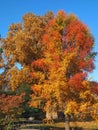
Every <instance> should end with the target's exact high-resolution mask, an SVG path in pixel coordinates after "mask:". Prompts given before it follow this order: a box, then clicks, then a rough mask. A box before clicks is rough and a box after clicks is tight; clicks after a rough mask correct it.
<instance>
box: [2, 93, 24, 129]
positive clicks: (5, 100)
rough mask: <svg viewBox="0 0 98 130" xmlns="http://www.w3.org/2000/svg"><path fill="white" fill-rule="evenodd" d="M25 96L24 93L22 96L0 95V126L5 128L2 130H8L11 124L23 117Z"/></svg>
mask: <svg viewBox="0 0 98 130" xmlns="http://www.w3.org/2000/svg"><path fill="white" fill-rule="evenodd" d="M23 96H24V94H23V93H22V94H21V95H7V94H1V95H0V116H1V120H0V124H1V125H3V126H4V128H2V129H7V127H8V125H9V123H11V122H12V121H14V120H15V119H16V118H17V116H19V115H21V113H22V108H21V104H22V103H23Z"/></svg>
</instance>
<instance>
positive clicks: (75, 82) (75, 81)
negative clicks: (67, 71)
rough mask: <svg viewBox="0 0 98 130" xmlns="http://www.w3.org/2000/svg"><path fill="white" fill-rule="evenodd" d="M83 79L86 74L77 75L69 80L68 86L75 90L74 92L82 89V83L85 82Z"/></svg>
mask: <svg viewBox="0 0 98 130" xmlns="http://www.w3.org/2000/svg"><path fill="white" fill-rule="evenodd" d="M85 78H86V73H77V74H75V75H74V76H72V77H71V78H70V79H69V82H68V83H69V86H70V87H71V88H73V89H74V88H75V89H76V90H80V89H81V88H83V87H84V86H83V84H82V82H83V81H84V80H85Z"/></svg>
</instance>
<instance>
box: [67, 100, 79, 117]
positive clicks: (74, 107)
mask: <svg viewBox="0 0 98 130" xmlns="http://www.w3.org/2000/svg"><path fill="white" fill-rule="evenodd" d="M78 112H79V111H78V104H77V102H75V101H69V102H66V109H65V114H72V113H74V114H76V115H77V113H78Z"/></svg>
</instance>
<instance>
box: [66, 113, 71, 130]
mask: <svg viewBox="0 0 98 130" xmlns="http://www.w3.org/2000/svg"><path fill="white" fill-rule="evenodd" d="M65 130H70V121H69V115H68V114H67V115H65Z"/></svg>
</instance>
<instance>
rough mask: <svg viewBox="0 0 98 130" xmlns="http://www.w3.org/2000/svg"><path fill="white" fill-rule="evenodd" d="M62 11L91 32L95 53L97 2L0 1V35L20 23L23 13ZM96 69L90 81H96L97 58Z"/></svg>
mask: <svg viewBox="0 0 98 130" xmlns="http://www.w3.org/2000/svg"><path fill="white" fill-rule="evenodd" d="M58 10H64V11H65V12H66V13H67V14H69V13H74V14H75V15H76V16H78V18H79V19H80V20H81V21H82V22H84V23H85V24H86V25H88V27H89V28H90V30H91V33H92V34H93V35H94V37H95V51H98V0H0V34H1V36H2V37H6V34H7V32H8V26H9V25H10V24H12V23H17V22H22V16H23V15H24V14H25V13H28V12H32V13H34V14H36V15H43V14H45V13H46V12H48V11H53V12H54V13H56V12H57V11H58ZM95 66H96V69H95V70H94V71H93V73H92V74H90V77H91V78H92V80H95V81H98V78H97V77H98V56H97V57H96V61H95Z"/></svg>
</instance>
